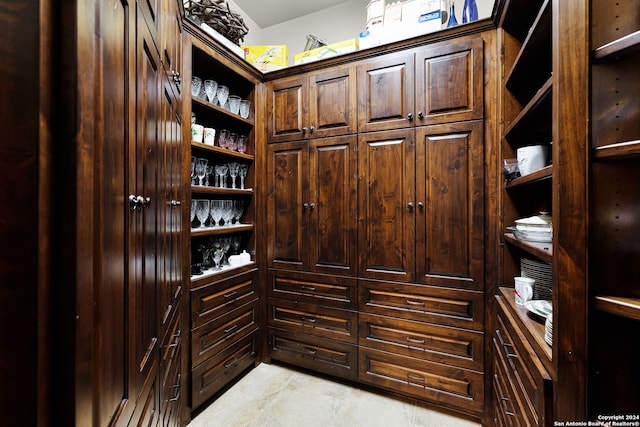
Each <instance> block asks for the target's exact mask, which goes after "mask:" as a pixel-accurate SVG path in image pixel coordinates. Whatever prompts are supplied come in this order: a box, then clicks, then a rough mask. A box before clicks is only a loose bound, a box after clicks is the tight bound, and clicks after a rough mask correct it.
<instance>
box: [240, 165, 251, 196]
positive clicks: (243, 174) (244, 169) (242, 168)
mask: <svg viewBox="0 0 640 427" xmlns="http://www.w3.org/2000/svg"><path fill="white" fill-rule="evenodd" d="M248 171H249V165H245V164H241V165H240V169H239V170H238V174H239V175H240V188H241V189H242V190H244V179H245V177H246V176H247V172H248Z"/></svg>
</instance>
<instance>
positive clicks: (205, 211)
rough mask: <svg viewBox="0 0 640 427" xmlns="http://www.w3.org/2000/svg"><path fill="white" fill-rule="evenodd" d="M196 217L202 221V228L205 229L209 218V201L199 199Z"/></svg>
mask: <svg viewBox="0 0 640 427" xmlns="http://www.w3.org/2000/svg"><path fill="white" fill-rule="evenodd" d="M196 216H197V217H198V221H200V228H205V225H204V224H205V223H206V222H207V218H209V200H207V199H198V200H196Z"/></svg>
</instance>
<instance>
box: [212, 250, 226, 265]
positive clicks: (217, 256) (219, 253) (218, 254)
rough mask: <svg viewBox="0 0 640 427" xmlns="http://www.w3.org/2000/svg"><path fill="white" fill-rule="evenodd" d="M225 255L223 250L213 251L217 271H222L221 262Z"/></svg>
mask: <svg viewBox="0 0 640 427" xmlns="http://www.w3.org/2000/svg"><path fill="white" fill-rule="evenodd" d="M223 255H224V251H223V249H222V248H217V249H214V251H213V262H214V264H215V265H216V266H215V269H216V270H222V268H221V267H220V261H221V260H222V257H223Z"/></svg>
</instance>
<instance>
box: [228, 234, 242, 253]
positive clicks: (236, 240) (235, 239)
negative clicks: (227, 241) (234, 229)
mask: <svg viewBox="0 0 640 427" xmlns="http://www.w3.org/2000/svg"><path fill="white" fill-rule="evenodd" d="M241 244H242V236H241V235H239V234H234V235H233V236H231V251H232V252H233V253H234V254H235V255H238V254H239V253H240V245H241Z"/></svg>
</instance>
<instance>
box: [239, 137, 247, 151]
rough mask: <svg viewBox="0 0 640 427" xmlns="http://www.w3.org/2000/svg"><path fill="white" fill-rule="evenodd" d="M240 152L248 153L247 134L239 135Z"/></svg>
mask: <svg viewBox="0 0 640 427" xmlns="http://www.w3.org/2000/svg"><path fill="white" fill-rule="evenodd" d="M237 145H238V152H239V153H246V152H247V135H238V143H237Z"/></svg>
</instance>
